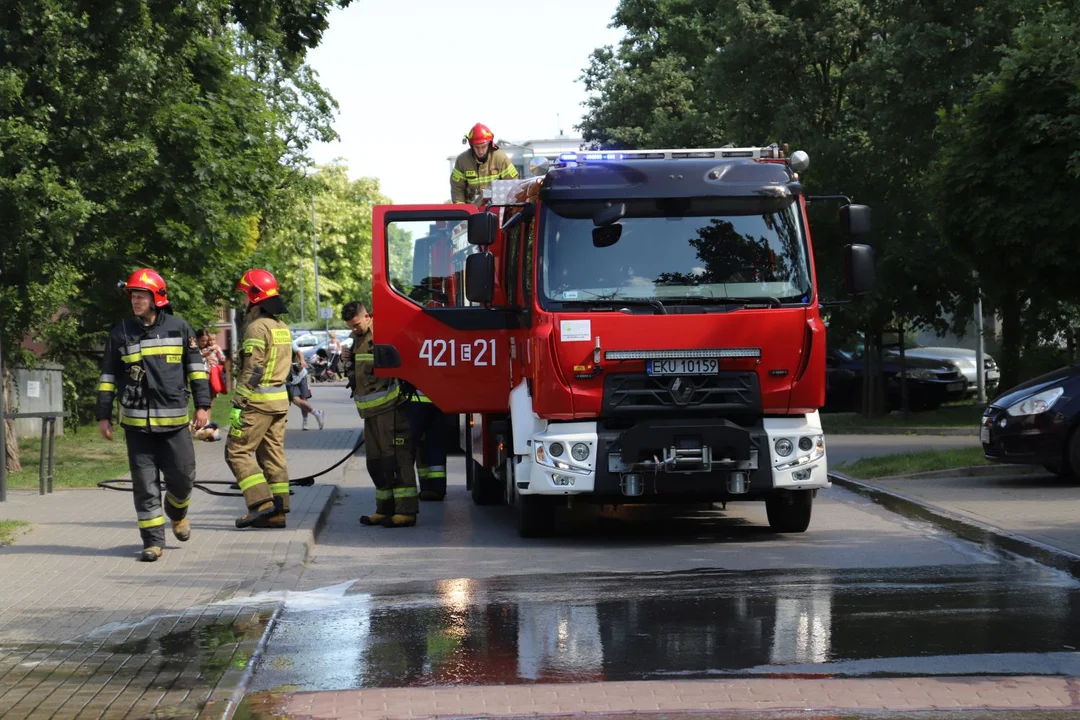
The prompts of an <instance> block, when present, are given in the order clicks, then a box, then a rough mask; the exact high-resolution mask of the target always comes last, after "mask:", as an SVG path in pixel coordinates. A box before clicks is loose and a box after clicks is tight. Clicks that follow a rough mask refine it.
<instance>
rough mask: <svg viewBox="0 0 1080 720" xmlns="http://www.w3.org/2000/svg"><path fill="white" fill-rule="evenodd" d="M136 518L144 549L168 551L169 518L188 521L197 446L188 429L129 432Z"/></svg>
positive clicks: (129, 452)
mask: <svg viewBox="0 0 1080 720" xmlns="http://www.w3.org/2000/svg"><path fill="white" fill-rule="evenodd" d="M125 435H126V436H127V452H128V466H129V467H130V468H131V487H132V490H133V491H134V493H135V514H136V517H137V518H138V521H139V535H141V536H142V541H143V547H159V548H160V547H165V516H166V515H167V516H168V517H169V519H170V520H172V521H173V522H176V521H178V520H183V519H184V518H185V517H187V511H188V505H190V504H191V492H192V489H193V488H194V486H195V446H194V445H193V444H192V441H191V433H189V432H188V429H187V425H184V426H182V427H181V428H180V429H179V430H176V431H175V432H143V431H141V430H133V429H130V428H127V429H125ZM158 468H161V474H162V475H164V476H165V513H164V515H163V514H162V512H161V488H160V487H159V485H158Z"/></svg>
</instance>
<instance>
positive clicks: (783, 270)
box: [538, 197, 811, 309]
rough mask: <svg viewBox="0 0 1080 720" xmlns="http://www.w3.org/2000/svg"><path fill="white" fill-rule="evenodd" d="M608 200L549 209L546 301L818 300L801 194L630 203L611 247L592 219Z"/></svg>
mask: <svg viewBox="0 0 1080 720" xmlns="http://www.w3.org/2000/svg"><path fill="white" fill-rule="evenodd" d="M607 204H608V203H606V202H597V201H562V202H554V203H551V204H547V205H543V206H542V208H543V209H542V211H541V219H540V222H541V226H540V230H541V235H542V240H541V245H540V253H539V257H538V260H539V262H540V285H541V289H542V302H543V303H544V306H545V307H550V308H552V309H562V308H571V307H574V306H579V307H580V306H581V305H582V304H583V303H588V304H590V305H594V304H604V303H612V304H614V303H616V302H618V301H619V300H638V301H642V300H646V301H650V302H652V303H653V304H654V305H657V306H659V305H660V303H662V304H663V306H670V305H680V304H681V305H709V304H721V303H723V304H730V303H732V302H738V303H741V304H753V303H755V302H761V303H768V304H770V305H775V304H777V303H806V302H809V300H810V296H811V286H810V285H811V284H810V267H809V261H808V251H807V245H806V237H805V233H804V231H803V223H802V217H801V213H800V212H799V204H798V203H797V202H795V200H794V198H791V197H787V198H756V197H755V198H730V197H723V198H674V199H669V200H633V201H628V202H627V203H626V214H625V216H624V217H623V218H622V219H621V220H620V221H619V223H618V225H621V234H618V235H617V237H618V239H617V240H615V241H614V242H613V243H612V244H610V245H608V246H607V247H603V246H602V245H604V244H606V243H605V240H604V238H600V241H599V242H594V233H593V230H594V228H595V226H594V224H593V221H592V218H593V216H594V215H595V214H596V213H597V212H599V211H600V210H602V209H603V208H604V207H605V206H606V205H607ZM601 231H603V232H605V233H607V234H608V235H607V240H606V242H611V240H612V236H613V235H614V234H617V233H619V229H618V228H614V227H610V226H609V227H606V228H601ZM598 245H601V246H600V247H598ZM656 301H659V303H657V302H656ZM636 304H637V305H641V306H643V307H648V306H649V303H641V302H638V303H636Z"/></svg>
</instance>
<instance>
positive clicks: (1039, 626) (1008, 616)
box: [250, 562, 1080, 691]
mask: <svg viewBox="0 0 1080 720" xmlns="http://www.w3.org/2000/svg"><path fill="white" fill-rule="evenodd" d="M1078 647H1080V583H1077V582H1076V581H1075V580H1073V579H1072V578H1071V577H1069V576H1067V575H1064V574H1062V573H1059V572H1056V571H1050V570H1046V569H1044V568H1041V567H1040V566H1037V565H1034V564H1031V563H1026V562H1002V563H999V564H996V565H970V566H948V567H912V568H904V569H899V568H898V569H889V570H849V571H812V570H798V571H788V572H785V571H779V572H778V571H757V572H725V571H702V572H687V573H642V574H638V575H636V576H630V577H628V576H626V575H623V574H618V575H609V576H601V577H597V576H595V575H586V576H572V575H571V576H567V575H562V576H529V577H519V576H515V577H506V578H492V579H488V580H468V579H454V580H444V581H439V582H435V583H412V584H405V585H401V586H398V587H387V588H382V589H380V590H378V591H376V592H366V591H364V588H363V587H362V586H359V585H358V584H357V583H354V582H350V583H343V584H341V585H339V586H335V587H331V588H323V589H320V590H317V591H312V592H309V593H299V594H296V595H294V596H291V599H290V600H287V601H286V604H285V608H284V612H283V613H282V614H281V615H280V617H279V619H278V621H277V624H276V626H275V627H274V628H273V632H272V635H271V637H270V642H269V643H268V644H267V647H266V654H265V655H264V656H263V658H262V661H261V662H260V664H259V666H258V668H257V670H256V672H255V675H254V678H253V681H252V684H251V687H250V690H251V691H265V690H270V691H303V690H336V689H348V688H375V687H421V686H448V685H451V686H452V685H489V684H496V685H497V684H514V683H547V682H589V681H618V680H654V679H694V678H716V677H724V676H727V677H733V676H738V677H755V676H769V677H777V676H781V677H782V676H785V675H789V676H799V677H805V676H821V677H872V676H902V675H918V676H932V675H982V674H1003V675H1008V674H1035V675H1042V674H1048V675H1078V674H1080V654H1078V653H1077V651H1076V649H1077V648H1078Z"/></svg>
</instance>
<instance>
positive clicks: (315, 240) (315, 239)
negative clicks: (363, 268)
mask: <svg viewBox="0 0 1080 720" xmlns="http://www.w3.org/2000/svg"><path fill="white" fill-rule="evenodd" d="M315 228H316V226H315V191H314V190H312V191H311V244H312V247H313V248H314V250H315V311H316V313H317V314H318V315H319V316H320V317H322V298H321V296H320V295H319V233H318V231H317V230H316V229H315ZM326 329H327V330H329V329H330V320H329V318H328V319H327V320H326Z"/></svg>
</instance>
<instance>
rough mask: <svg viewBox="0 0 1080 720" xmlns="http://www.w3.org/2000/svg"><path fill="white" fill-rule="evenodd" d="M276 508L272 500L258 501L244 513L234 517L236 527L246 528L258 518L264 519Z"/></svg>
mask: <svg viewBox="0 0 1080 720" xmlns="http://www.w3.org/2000/svg"><path fill="white" fill-rule="evenodd" d="M276 510H277V508H275V507H274V501H273V500H267V501H265V502H263V503H260V504H259V505H257V506H256V507H254V508H251V509H250V510H248V511H247V512H246V513H244V514H243V515H241V516H240V517H238V518H236V527H237V528H246V527H250V526H251V525H253V524H254V523H255V522H256V521H258V520H265V519H266V518H268V517H270V516H271V515H273V514H274V513H275V512H276Z"/></svg>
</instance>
